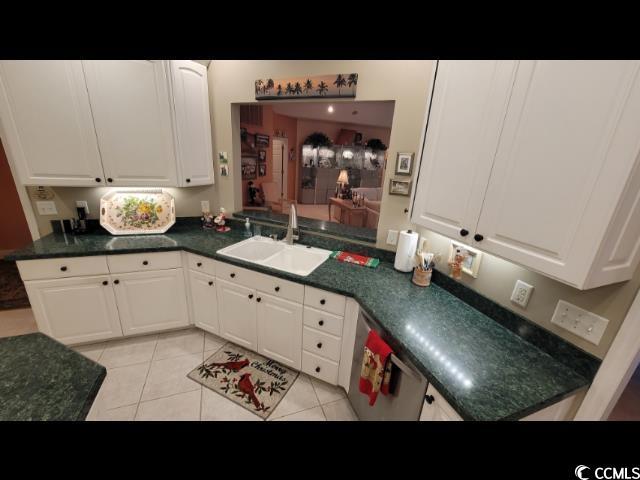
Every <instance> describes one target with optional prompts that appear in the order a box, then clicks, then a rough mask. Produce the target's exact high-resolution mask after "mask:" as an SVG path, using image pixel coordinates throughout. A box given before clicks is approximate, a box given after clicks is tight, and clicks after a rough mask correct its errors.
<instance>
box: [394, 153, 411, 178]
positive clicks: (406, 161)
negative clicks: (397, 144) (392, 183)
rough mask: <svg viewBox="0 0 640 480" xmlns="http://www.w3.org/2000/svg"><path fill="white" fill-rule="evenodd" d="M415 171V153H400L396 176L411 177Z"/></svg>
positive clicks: (397, 158)
mask: <svg viewBox="0 0 640 480" xmlns="http://www.w3.org/2000/svg"><path fill="white" fill-rule="evenodd" d="M412 171H413V153H398V156H397V157H396V175H411V172H412Z"/></svg>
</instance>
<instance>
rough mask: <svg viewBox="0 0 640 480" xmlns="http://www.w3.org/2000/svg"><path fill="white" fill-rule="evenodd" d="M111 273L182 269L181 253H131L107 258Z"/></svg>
mask: <svg viewBox="0 0 640 480" xmlns="http://www.w3.org/2000/svg"><path fill="white" fill-rule="evenodd" d="M107 263H108V264H109V271H110V272H111V273H125V272H143V271H145V270H168V269H170V268H181V267H182V262H181V261H180V252H152V253H130V254H126V255H111V256H109V257H107Z"/></svg>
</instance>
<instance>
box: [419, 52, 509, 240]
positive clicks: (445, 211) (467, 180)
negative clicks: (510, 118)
mask: <svg viewBox="0 0 640 480" xmlns="http://www.w3.org/2000/svg"><path fill="white" fill-rule="evenodd" d="M515 66H516V62H511V61H509V62H507V61H464V62H460V61H441V62H439V63H438V70H437V81H436V83H435V85H434V92H433V100H432V102H431V109H430V110H431V111H430V114H429V119H428V128H427V132H426V136H425V143H424V151H423V155H422V166H421V169H420V177H419V182H420V183H419V186H418V189H417V190H416V195H415V203H414V209H413V214H412V220H413V221H414V222H415V223H418V224H420V225H423V226H425V227H428V228H431V229H433V230H436V231H438V232H440V233H442V234H444V235H448V236H449V237H452V238H456V239H458V240H460V241H463V242H468V241H469V240H470V239H471V237H472V236H473V234H471V235H469V234H470V232H472V230H473V228H474V227H475V225H476V222H477V219H478V215H479V214H480V208H481V207H482V198H483V196H484V192H485V190H486V186H487V181H488V179H489V175H490V173H491V165H492V163H493V156H494V154H495V150H496V146H497V144H498V140H499V138H500V125H501V124H502V120H503V119H504V114H505V110H506V107H507V101H508V98H509V92H510V90H511V84H512V83H513V75H514V72H515Z"/></svg>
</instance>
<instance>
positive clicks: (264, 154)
mask: <svg viewBox="0 0 640 480" xmlns="http://www.w3.org/2000/svg"><path fill="white" fill-rule="evenodd" d="M258 161H259V162H266V161H267V151H266V150H258Z"/></svg>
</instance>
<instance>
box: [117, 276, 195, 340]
mask: <svg viewBox="0 0 640 480" xmlns="http://www.w3.org/2000/svg"><path fill="white" fill-rule="evenodd" d="M112 278H113V283H114V290H115V292H116V300H117V303H118V311H119V313H120V322H121V324H122V331H123V333H124V334H125V335H132V334H137V333H149V332H155V331H159V330H168V329H171V328H179V327H186V326H187V325H189V313H188V311H187V300H186V293H185V286H184V276H183V273H182V268H174V269H171V270H158V271H149V272H136V273H123V274H115V275H112Z"/></svg>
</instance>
